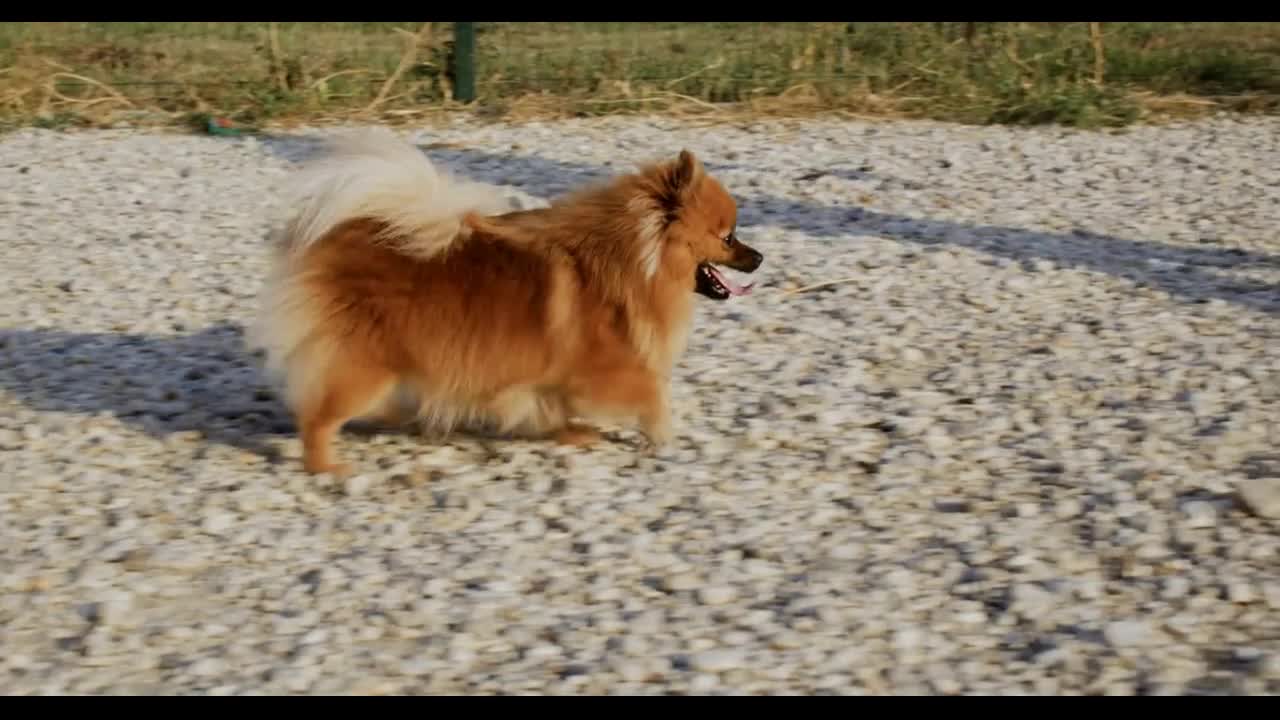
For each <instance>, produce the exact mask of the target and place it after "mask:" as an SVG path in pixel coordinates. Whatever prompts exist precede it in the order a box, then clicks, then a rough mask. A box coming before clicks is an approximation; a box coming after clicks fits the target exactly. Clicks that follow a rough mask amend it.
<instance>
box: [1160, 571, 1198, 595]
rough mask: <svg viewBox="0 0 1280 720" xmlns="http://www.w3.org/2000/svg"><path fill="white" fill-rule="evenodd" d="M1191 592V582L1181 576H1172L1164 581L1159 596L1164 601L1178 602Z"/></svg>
mask: <svg viewBox="0 0 1280 720" xmlns="http://www.w3.org/2000/svg"><path fill="white" fill-rule="evenodd" d="M1190 591H1191V581H1190V580H1188V579H1187V578H1186V577H1185V576H1183V575H1173V576H1171V577H1167V578H1165V580H1164V587H1163V588H1162V589H1161V591H1160V596H1161V597H1163V598H1164V599H1165V600H1179V599H1181V598H1184V597H1186V596H1187V593H1188V592H1190Z"/></svg>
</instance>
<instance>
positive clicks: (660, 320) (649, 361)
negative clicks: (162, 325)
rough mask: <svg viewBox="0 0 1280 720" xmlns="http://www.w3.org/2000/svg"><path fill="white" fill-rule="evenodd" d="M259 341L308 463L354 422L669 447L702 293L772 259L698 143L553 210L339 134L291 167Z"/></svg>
mask: <svg viewBox="0 0 1280 720" xmlns="http://www.w3.org/2000/svg"><path fill="white" fill-rule="evenodd" d="M297 179H298V182H297V185H296V192H295V194H294V197H293V205H292V207H294V208H295V209H296V212H295V214H294V215H293V216H292V219H291V220H289V221H288V222H287V223H285V224H284V225H283V226H282V227H281V228H280V229H279V230H277V231H276V233H275V236H274V239H273V245H274V247H273V249H272V251H273V267H272V269H271V272H270V275H269V277H268V279H267V282H266V286H265V289H264V291H263V293H262V298H261V300H262V306H261V311H260V313H261V314H260V316H259V318H258V319H257V322H256V324H255V326H254V327H253V328H252V329H251V332H250V335H249V342H250V344H251V345H252V346H253V347H254V348H256V349H261V350H264V351H265V356H266V367H267V370H268V371H269V372H271V373H273V374H274V375H276V376H277V378H278V379H281V380H283V388H284V398H285V401H286V403H287V404H288V406H289V409H290V411H291V412H292V413H293V415H294V418H295V420H296V423H297V428H298V432H299V434H300V436H301V440H302V446H303V464H304V466H305V468H306V470H307V471H308V472H311V473H325V472H329V473H334V474H335V475H343V474H346V473H348V472H350V470H351V468H350V466H348V465H346V464H344V463H341V462H340V461H339V459H338V458H337V457H336V455H335V453H334V451H333V442H334V438H335V436H336V435H337V433H338V432H339V430H341V428H342V427H343V425H344V424H346V423H347V422H348V421H351V420H373V421H381V422H386V423H391V424H401V423H404V422H406V421H409V420H413V419H420V420H424V421H426V422H427V423H429V424H432V425H435V426H437V427H439V428H442V429H444V430H445V431H448V430H449V429H452V428H454V427H456V426H458V425H461V424H463V423H485V424H488V425H491V426H493V427H495V428H496V429H497V430H498V431H499V432H500V433H503V434H507V435H509V436H510V435H513V434H514V435H521V436H526V437H543V438H552V439H554V440H555V441H557V442H559V443H564V444H570V445H586V444H589V443H591V442H593V441H595V440H597V439H598V438H599V437H600V435H599V433H598V431H597V430H595V429H594V428H593V427H592V426H591V425H588V424H586V423H588V422H595V423H599V422H605V421H615V422H620V423H635V424H638V426H639V429H640V430H641V431H642V432H643V433H644V435H645V436H646V437H647V439H648V441H649V443H648V446H649V447H651V448H652V447H658V446H661V445H663V444H665V443H666V442H667V441H669V440H670V438H671V434H672V429H671V419H670V410H669V407H668V385H669V382H670V378H671V371H672V367H673V365H674V364H675V362H676V361H677V359H678V358H679V356H680V354H681V353H682V352H683V350H684V348H685V344H686V340H687V337H688V333H689V328H690V322H691V319H692V317H691V316H692V312H693V303H694V295H695V293H697V294H701V295H704V296H706V297H708V298H711V299H713V300H725V299H727V298H729V297H731V296H735V295H742V294H745V293H747V292H749V290H750V286H747V287H740V286H738V285H737V284H735V283H734V282H733V281H732V280H730V279H729V278H728V277H727V276H726V275H725V274H724V273H722V272H721V271H720V270H719V269H717V267H716V266H717V265H723V266H728V267H730V268H734V269H736V270H740V271H743V272H748V273H750V272H754V271H755V270H756V269H757V268H758V267H759V266H760V264H761V262H762V261H763V256H762V255H761V254H760V253H759V252H757V251H756V250H754V249H752V248H750V247H748V246H747V245H745V244H743V243H742V242H740V241H739V240H738V236H737V234H736V233H735V226H736V223H737V206H736V204H735V202H734V200H733V198H732V197H731V196H730V195H729V193H728V192H726V191H725V188H724V187H723V186H722V185H721V184H720V183H719V182H718V181H717V180H716V179H715V178H713V177H712V176H711V175H709V174H708V173H707V171H706V170H705V169H704V167H703V165H702V163H701V162H700V161H699V160H698V159H697V158H695V157H694V156H693V154H692V153H690V152H688V151H682V152H681V153H680V154H679V156H678V157H676V158H674V159H670V160H666V161H663V162H656V163H654V164H651V165H649V166H646V167H642V168H640V169H639V170H638V171H637V172H634V173H631V174H625V175H622V176H619V177H616V178H614V179H613V180H611V181H609V182H607V183H604V184H601V185H599V186H595V187H591V188H588V189H584V190H580V191H578V192H575V193H572V194H570V195H569V196H567V197H564V198H562V199H559V200H557V201H554V202H553V203H551V205H550V207H547V208H542V209H536V210H524V211H512V208H511V206H510V205H509V204H508V202H507V201H506V199H505V198H504V197H503V196H502V195H501V193H500V192H499V190H498V189H497V188H496V187H494V186H488V185H483V184H480V183H475V182H469V181H466V180H462V179H457V178H453V177H450V176H449V175H447V174H445V173H443V172H441V171H440V170H438V169H437V168H436V167H435V166H433V165H432V163H431V162H430V161H429V160H428V159H427V158H426V156H425V155H423V153H422V152H421V151H419V150H418V149H417V148H416V147H414V146H412V145H409V144H407V143H405V142H403V141H401V140H399V139H398V138H396V137H395V136H393V135H392V134H390V133H389V132H385V133H384V132H364V133H358V134H353V135H348V136H345V137H340V138H338V139H336V140H335V141H334V142H333V143H332V144H331V147H330V152H328V153H327V154H325V155H324V156H323V157H322V158H321V159H320V160H318V161H316V162H314V163H312V164H311V165H310V166H309V167H306V168H304V169H303V170H302V171H301V173H300V175H299V176H298V178H297Z"/></svg>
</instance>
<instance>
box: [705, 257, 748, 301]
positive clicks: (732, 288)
mask: <svg viewBox="0 0 1280 720" xmlns="http://www.w3.org/2000/svg"><path fill="white" fill-rule="evenodd" d="M707 269H708V270H710V271H711V274H712V275H713V276H715V279H716V280H718V281H719V282H720V284H721V285H723V286H724V288H725V289H726V290H728V291H729V294H730V295H750V294H751V288H753V287H755V283H750V284H748V285H747V286H746V287H743V286H742V285H738V284H736V283H735V282H733V281H732V280H730V279H729V278H727V277H725V276H724V274H722V273H721V272H720V271H719V270H717V269H716V266H715V265H712V264H710V263H707Z"/></svg>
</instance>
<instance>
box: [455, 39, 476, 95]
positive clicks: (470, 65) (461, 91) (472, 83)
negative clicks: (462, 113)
mask: <svg viewBox="0 0 1280 720" xmlns="http://www.w3.org/2000/svg"><path fill="white" fill-rule="evenodd" d="M453 99H454V100H457V101H458V102H464V103H468V102H471V101H472V100H475V99H476V24H475V23H469V22H456V23H454V24H453Z"/></svg>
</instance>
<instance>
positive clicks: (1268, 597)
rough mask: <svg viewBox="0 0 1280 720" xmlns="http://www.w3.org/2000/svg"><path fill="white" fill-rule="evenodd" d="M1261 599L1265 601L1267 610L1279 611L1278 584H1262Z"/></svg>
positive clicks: (1279, 583) (1279, 587) (1279, 592)
mask: <svg viewBox="0 0 1280 720" xmlns="http://www.w3.org/2000/svg"><path fill="white" fill-rule="evenodd" d="M1262 599H1263V600H1265V601H1266V603H1267V607H1268V608H1271V609H1272V610H1280V582H1268V583H1264V584H1263V585H1262Z"/></svg>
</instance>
